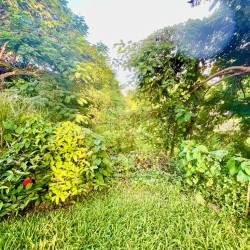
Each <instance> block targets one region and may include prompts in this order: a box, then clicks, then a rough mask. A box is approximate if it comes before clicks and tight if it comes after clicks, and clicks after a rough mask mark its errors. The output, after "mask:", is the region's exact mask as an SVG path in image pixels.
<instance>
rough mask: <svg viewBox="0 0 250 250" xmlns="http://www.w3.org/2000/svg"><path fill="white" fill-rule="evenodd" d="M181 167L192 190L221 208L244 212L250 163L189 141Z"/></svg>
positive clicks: (247, 160)
mask: <svg viewBox="0 0 250 250" xmlns="http://www.w3.org/2000/svg"><path fill="white" fill-rule="evenodd" d="M179 167H180V169H181V171H182V172H183V174H184V177H185V179H186V181H187V183H188V184H189V186H190V187H192V188H193V189H195V190H196V191H197V192H199V193H201V194H202V195H203V197H204V198H205V199H206V200H207V201H209V202H212V203H215V204H217V205H219V206H220V207H226V208H229V207H230V208H233V209H234V210H235V211H236V210H237V212H238V213H242V212H243V211H244V207H245V204H246V202H247V200H246V196H247V195H246V191H247V183H246V182H247V181H249V180H250V160H249V159H246V158H243V157H241V156H239V155H236V156H231V155H230V154H229V152H228V151H227V150H216V151H209V150H208V148H207V147H206V146H204V145H197V144H195V142H193V141H186V142H184V143H183V145H182V150H181V152H180V154H179Z"/></svg>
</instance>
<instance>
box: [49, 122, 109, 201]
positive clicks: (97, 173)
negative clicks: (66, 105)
mask: <svg viewBox="0 0 250 250" xmlns="http://www.w3.org/2000/svg"><path fill="white" fill-rule="evenodd" d="M49 151H50V153H49V158H50V166H51V169H52V178H51V182H50V184H49V196H50V199H51V200H52V201H55V202H56V204H59V202H60V201H61V202H64V201H65V200H66V199H68V198H72V197H75V196H79V195H83V194H87V193H88V192H89V191H90V190H91V188H94V189H98V188H100V187H103V186H105V183H106V182H107V178H108V176H109V175H110V171H111V168H110V160H109V157H108V155H107V153H106V152H105V146H104V144H103V141H102V139H101V138H100V137H99V136H98V135H96V134H94V133H92V132H91V131H90V130H88V129H82V128H81V127H79V126H77V125H75V124H74V123H71V122H63V123H61V124H60V126H58V127H57V128H56V129H55V137H54V139H53V141H52V143H50V144H49Z"/></svg>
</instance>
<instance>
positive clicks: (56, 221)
mask: <svg viewBox="0 0 250 250" xmlns="http://www.w3.org/2000/svg"><path fill="white" fill-rule="evenodd" d="M249 225H250V223H248V224H247V223H246V222H244V221H243V220H242V221H239V220H238V221H237V220H236V219H235V218H234V217H233V216H232V215H226V214H225V213H223V212H216V211H214V210H212V209H211V208H208V207H205V206H200V205H198V204H196V203H195V201H194V200H193V199H192V198H191V197H189V196H185V195H184V194H182V193H181V192H180V184H179V183H178V181H175V182H174V183H173V181H170V177H169V176H168V175H167V174H165V173H163V172H160V171H157V170H148V171H143V172H141V173H137V174H135V175H134V176H133V177H131V178H130V179H128V180H126V181H123V182H120V183H119V184H117V185H114V187H113V188H111V189H110V190H109V191H108V192H106V193H105V194H103V193H102V194H98V195H96V196H95V197H92V198H90V199H88V201H86V202H85V203H84V204H77V205H74V206H71V207H70V208H68V209H64V210H57V211H51V212H46V213H29V214H27V215H26V216H25V217H23V218H18V219H13V220H9V221H5V222H2V223H0V249H11V250H12V249H46V250H47V249H95V250H97V249H147V250H150V249H152V250H157V249H242V250H243V249H244V250H246V249H250V229H249V228H250V227H249Z"/></svg>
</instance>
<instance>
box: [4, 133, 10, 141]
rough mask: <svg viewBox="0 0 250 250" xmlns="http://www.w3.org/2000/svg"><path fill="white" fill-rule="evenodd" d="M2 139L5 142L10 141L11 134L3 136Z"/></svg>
mask: <svg viewBox="0 0 250 250" xmlns="http://www.w3.org/2000/svg"><path fill="white" fill-rule="evenodd" d="M3 138H4V140H5V141H12V135H11V134H7V135H4V137H3Z"/></svg>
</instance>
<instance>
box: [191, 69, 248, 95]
mask: <svg viewBox="0 0 250 250" xmlns="http://www.w3.org/2000/svg"><path fill="white" fill-rule="evenodd" d="M249 73H250V66H232V67H228V68H225V69H223V70H221V71H219V72H217V73H215V74H213V75H211V76H210V77H208V78H207V79H206V80H205V81H203V82H201V83H200V84H199V85H197V86H196V87H195V88H194V89H193V90H192V91H191V92H190V93H189V94H193V93H194V92H195V91H196V90H197V89H199V88H200V87H201V86H202V85H203V84H204V83H206V82H208V81H210V80H212V79H214V78H216V77H220V76H223V75H227V77H226V78H229V77H233V76H240V75H245V74H249ZM226 78H222V79H220V80H219V81H218V82H216V83H213V84H212V86H214V85H216V84H218V83H219V82H221V81H223V80H225V79H226Z"/></svg>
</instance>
